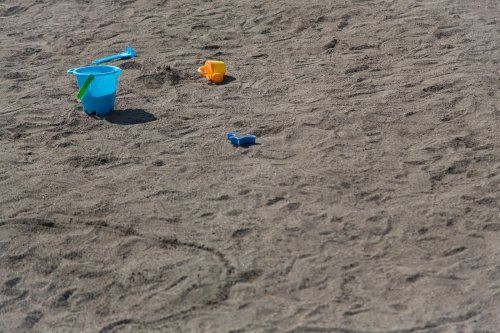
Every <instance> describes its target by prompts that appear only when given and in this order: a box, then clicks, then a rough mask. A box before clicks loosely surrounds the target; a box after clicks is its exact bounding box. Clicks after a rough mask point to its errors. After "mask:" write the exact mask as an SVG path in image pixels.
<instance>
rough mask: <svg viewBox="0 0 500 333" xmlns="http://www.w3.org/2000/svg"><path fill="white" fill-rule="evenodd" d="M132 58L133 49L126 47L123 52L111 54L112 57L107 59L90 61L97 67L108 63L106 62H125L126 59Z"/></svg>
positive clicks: (133, 55)
mask: <svg viewBox="0 0 500 333" xmlns="http://www.w3.org/2000/svg"><path fill="white" fill-rule="evenodd" d="M134 57H135V51H134V49H132V48H131V47H127V48H125V51H123V52H119V53H117V54H113V55H110V56H107V57H104V58H101V59H97V60H94V61H92V63H93V64H94V65H99V64H102V63H104V62H108V61H113V60H126V59H132V58H134Z"/></svg>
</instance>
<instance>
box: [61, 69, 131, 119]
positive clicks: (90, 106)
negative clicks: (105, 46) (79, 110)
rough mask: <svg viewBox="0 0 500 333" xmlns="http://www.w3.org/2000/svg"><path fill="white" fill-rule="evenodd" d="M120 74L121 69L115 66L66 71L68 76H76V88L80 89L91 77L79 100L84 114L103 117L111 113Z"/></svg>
mask: <svg viewBox="0 0 500 333" xmlns="http://www.w3.org/2000/svg"><path fill="white" fill-rule="evenodd" d="M121 72H122V70H121V68H119V67H115V66H87V67H78V68H72V69H70V70H68V74H71V75H75V76H76V81H77V83H78V88H82V86H83V85H84V84H85V82H86V81H87V79H89V77H90V76H92V77H93V79H91V80H89V82H90V85H88V87H87V89H86V91H85V92H84V95H83V97H82V98H81V100H82V104H83V111H84V112H85V113H86V114H88V115H91V114H95V115H96V116H98V117H104V116H107V115H109V114H110V113H111V112H112V111H113V109H114V107H115V95H116V87H117V86H118V77H119V76H120V74H121Z"/></svg>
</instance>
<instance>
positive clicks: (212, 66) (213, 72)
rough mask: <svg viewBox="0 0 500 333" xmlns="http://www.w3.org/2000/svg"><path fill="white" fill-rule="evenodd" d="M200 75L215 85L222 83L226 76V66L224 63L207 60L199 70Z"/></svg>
mask: <svg viewBox="0 0 500 333" xmlns="http://www.w3.org/2000/svg"><path fill="white" fill-rule="evenodd" d="M198 73H199V74H200V75H201V76H204V77H206V78H207V79H208V80H210V81H212V82H213V83H222V82H223V81H224V75H225V74H226V64H225V63H224V62H223V61H218V60H207V61H205V65H203V66H201V67H199V68H198Z"/></svg>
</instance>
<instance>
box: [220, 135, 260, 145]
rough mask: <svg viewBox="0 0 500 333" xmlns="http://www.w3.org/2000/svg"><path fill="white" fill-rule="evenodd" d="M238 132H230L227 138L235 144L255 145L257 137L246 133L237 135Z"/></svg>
mask: <svg viewBox="0 0 500 333" xmlns="http://www.w3.org/2000/svg"><path fill="white" fill-rule="evenodd" d="M236 134H237V133H235V132H229V133H227V134H226V138H227V139H228V140H229V141H230V142H231V144H232V145H233V146H236V147H239V146H249V145H254V144H255V141H256V140H257V137H256V136H255V135H252V134H245V135H243V136H240V137H237V136H236Z"/></svg>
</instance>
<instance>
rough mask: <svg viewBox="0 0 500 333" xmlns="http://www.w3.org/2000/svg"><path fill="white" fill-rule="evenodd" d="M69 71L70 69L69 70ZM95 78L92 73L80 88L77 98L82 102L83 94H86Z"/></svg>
mask: <svg viewBox="0 0 500 333" xmlns="http://www.w3.org/2000/svg"><path fill="white" fill-rule="evenodd" d="M68 72H69V71H68ZM93 80H94V75H92V74H90V75H89V76H88V77H87V79H86V80H85V82H84V83H83V85H82V87H81V88H80V89H79V90H78V94H77V95H76V99H77V100H78V101H79V102H80V101H81V100H82V98H83V95H85V92H86V91H87V88H88V87H89V86H90V83H91V82H92V81H93Z"/></svg>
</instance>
